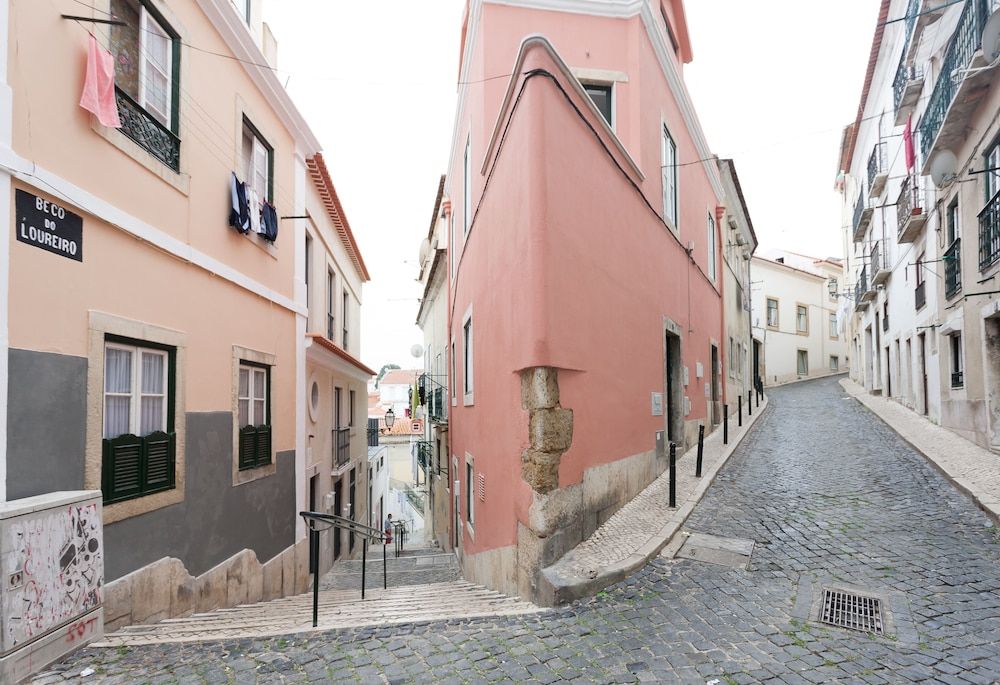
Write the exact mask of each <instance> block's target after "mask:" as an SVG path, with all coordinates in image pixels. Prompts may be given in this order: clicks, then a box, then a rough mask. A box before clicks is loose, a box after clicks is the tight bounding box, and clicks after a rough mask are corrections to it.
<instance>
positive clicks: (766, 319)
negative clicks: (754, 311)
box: [764, 297, 781, 328]
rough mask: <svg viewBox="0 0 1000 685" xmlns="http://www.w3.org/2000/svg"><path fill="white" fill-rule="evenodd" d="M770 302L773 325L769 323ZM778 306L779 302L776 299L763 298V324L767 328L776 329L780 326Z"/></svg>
mask: <svg viewBox="0 0 1000 685" xmlns="http://www.w3.org/2000/svg"><path fill="white" fill-rule="evenodd" d="M771 302H774V323H771V307H770V306H769V303H771ZM780 306H781V305H780V301H779V300H778V298H777V297H765V298H764V324H765V326H766V327H767V328H778V326H779V325H780V324H781V316H780V312H779V307H780Z"/></svg>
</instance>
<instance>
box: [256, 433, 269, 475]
mask: <svg viewBox="0 0 1000 685" xmlns="http://www.w3.org/2000/svg"><path fill="white" fill-rule="evenodd" d="M255 456H256V458H255V460H254V464H255V465H256V466H266V465H267V464H270V463H271V427H270V426H258V427H257V452H256V455H255Z"/></svg>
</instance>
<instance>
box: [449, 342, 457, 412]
mask: <svg viewBox="0 0 1000 685" xmlns="http://www.w3.org/2000/svg"><path fill="white" fill-rule="evenodd" d="M450 385H451V403H452V405H455V404H457V401H458V398H457V396H456V392H457V390H456V388H458V361H457V357H456V356H455V340H454V339H452V341H451V382H450Z"/></svg>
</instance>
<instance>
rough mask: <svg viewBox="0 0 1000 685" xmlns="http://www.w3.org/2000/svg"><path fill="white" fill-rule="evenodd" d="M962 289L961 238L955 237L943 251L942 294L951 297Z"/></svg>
mask: <svg viewBox="0 0 1000 685" xmlns="http://www.w3.org/2000/svg"><path fill="white" fill-rule="evenodd" d="M961 290H962V239H961V238H956V239H955V242H953V243H952V244H951V247H949V248H948V250H947V251H946V252H945V253H944V296H945V298H948V299H950V298H952V297H954V296H955V295H956V294H957V293H958V292H960V291H961Z"/></svg>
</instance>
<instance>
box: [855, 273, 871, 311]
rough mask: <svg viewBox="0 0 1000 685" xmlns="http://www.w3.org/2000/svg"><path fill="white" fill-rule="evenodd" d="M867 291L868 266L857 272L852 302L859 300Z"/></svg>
mask: <svg viewBox="0 0 1000 685" xmlns="http://www.w3.org/2000/svg"><path fill="white" fill-rule="evenodd" d="M866 292H868V267H863V268H862V269H861V273H860V274H858V282H857V283H855V284H854V302H855V304H857V303H859V302H861V298H862V297H864V294H865V293H866Z"/></svg>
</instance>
